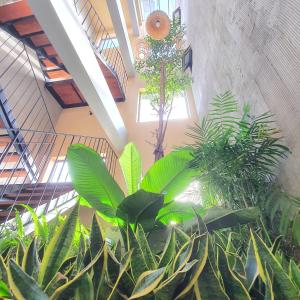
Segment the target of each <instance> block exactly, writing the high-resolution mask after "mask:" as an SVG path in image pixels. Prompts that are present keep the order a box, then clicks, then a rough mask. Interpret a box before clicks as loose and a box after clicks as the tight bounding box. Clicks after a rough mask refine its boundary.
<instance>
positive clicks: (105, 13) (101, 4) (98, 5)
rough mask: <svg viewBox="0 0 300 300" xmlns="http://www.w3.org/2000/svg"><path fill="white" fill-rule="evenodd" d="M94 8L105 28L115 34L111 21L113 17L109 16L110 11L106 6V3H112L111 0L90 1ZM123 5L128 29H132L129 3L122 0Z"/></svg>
mask: <svg viewBox="0 0 300 300" xmlns="http://www.w3.org/2000/svg"><path fill="white" fill-rule="evenodd" d="M90 1H91V3H92V5H93V6H94V8H95V9H96V11H97V13H98V15H99V17H100V19H101V21H102V23H103V25H104V26H105V28H106V29H107V30H108V31H109V32H110V33H112V32H114V28H113V24H112V21H111V17H110V14H109V10H108V7H107V4H106V1H111V0H90ZM121 5H122V8H123V13H124V17H125V21H126V25H127V28H128V29H130V28H131V21H130V17H129V13H128V7H127V1H126V0H121Z"/></svg>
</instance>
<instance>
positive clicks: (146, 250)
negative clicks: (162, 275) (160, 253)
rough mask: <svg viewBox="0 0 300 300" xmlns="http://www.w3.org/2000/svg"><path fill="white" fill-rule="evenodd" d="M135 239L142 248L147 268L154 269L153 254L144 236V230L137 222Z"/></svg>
mask: <svg viewBox="0 0 300 300" xmlns="http://www.w3.org/2000/svg"><path fill="white" fill-rule="evenodd" d="M136 239H137V241H138V243H139V246H140V248H141V249H143V252H142V253H143V256H144V259H145V262H146V264H147V266H148V269H149V270H154V269H156V268H157V262H156V259H155V256H154V254H153V252H152V250H151V249H150V246H149V243H148V240H147V238H146V235H145V232H144V229H143V227H142V226H141V225H140V224H139V225H138V228H137V232H136Z"/></svg>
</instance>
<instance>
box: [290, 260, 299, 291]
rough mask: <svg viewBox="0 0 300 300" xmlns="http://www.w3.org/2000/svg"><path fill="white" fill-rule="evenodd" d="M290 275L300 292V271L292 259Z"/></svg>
mask: <svg viewBox="0 0 300 300" xmlns="http://www.w3.org/2000/svg"><path fill="white" fill-rule="evenodd" d="M289 274H290V277H291V278H292V280H293V282H294V283H295V285H296V286H297V287H298V289H299V290H300V269H299V266H297V265H296V263H295V262H294V261H293V260H292V259H291V260H290V264H289Z"/></svg>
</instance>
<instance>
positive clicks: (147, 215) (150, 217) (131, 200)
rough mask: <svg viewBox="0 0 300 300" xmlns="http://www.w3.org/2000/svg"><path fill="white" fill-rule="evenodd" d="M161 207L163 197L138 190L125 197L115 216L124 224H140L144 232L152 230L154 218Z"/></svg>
mask: <svg viewBox="0 0 300 300" xmlns="http://www.w3.org/2000/svg"><path fill="white" fill-rule="evenodd" d="M162 206H163V196H162V195H160V194H154V193H150V192H145V191H143V190H139V191H137V192H136V193H134V194H132V195H130V196H128V197H126V198H125V199H124V200H123V201H122V202H121V204H120V205H119V207H118V209H117V216H118V217H119V218H121V219H123V220H124V221H125V222H127V223H130V224H133V225H134V227H135V228H136V226H137V224H141V225H142V226H143V228H144V230H145V231H149V230H150V229H152V228H153V226H154V223H155V218H156V216H157V214H158V212H159V210H160V209H161V208H162Z"/></svg>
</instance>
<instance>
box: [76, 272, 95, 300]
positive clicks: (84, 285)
mask: <svg viewBox="0 0 300 300" xmlns="http://www.w3.org/2000/svg"><path fill="white" fill-rule="evenodd" d="M82 299H85V300H94V299H95V298H94V287H93V282H92V280H91V278H90V276H89V275H88V274H87V273H85V274H84V275H83V276H82V278H81V279H80V280H79V281H78V287H77V289H76V290H75V298H74V300H82Z"/></svg>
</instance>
